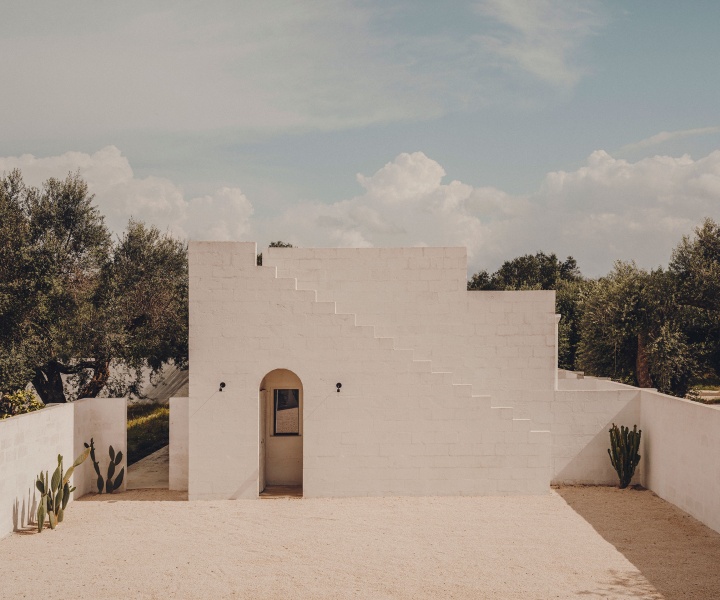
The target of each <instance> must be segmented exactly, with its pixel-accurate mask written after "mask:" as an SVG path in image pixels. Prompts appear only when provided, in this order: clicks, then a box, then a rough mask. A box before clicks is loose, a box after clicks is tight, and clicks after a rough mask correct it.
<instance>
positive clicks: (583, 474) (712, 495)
mask: <svg viewBox="0 0 720 600" xmlns="http://www.w3.org/2000/svg"><path fill="white" fill-rule="evenodd" d="M559 386H560V389H559V390H558V391H557V392H556V394H555V397H556V400H555V402H554V404H553V419H554V422H553V425H552V431H553V434H552V436H553V451H552V453H553V483H555V484H589V485H617V483H618V477H617V474H616V473H615V471H614V469H613V468H612V465H611V463H610V457H609V456H608V454H607V449H608V448H609V447H610V434H609V432H608V430H609V429H610V426H611V425H612V423H613V422H614V423H615V424H617V425H618V426H620V425H625V426H626V427H631V428H632V426H633V425H635V424H637V426H638V428H639V429H641V430H642V437H641V442H640V456H641V459H640V464H639V465H638V469H637V471H636V473H635V476H634V477H633V481H632V483H640V484H642V485H643V486H645V487H646V488H648V489H651V490H652V491H653V492H655V493H656V494H657V495H658V496H660V497H661V498H663V499H664V500H667V501H668V502H672V503H673V504H675V505H676V506H678V507H679V508H681V509H682V510H684V511H686V512H688V513H689V514H691V515H692V516H693V517H695V518H696V519H698V520H699V521H702V522H703V523H705V524H706V525H707V526H708V527H712V528H713V529H715V531H720V407H718V406H707V405H704V404H700V403H698V402H691V401H689V400H684V399H682V398H676V397H674V396H667V395H664V394H660V393H658V392H657V391H655V390H651V389H639V388H636V387H633V386H629V385H623V384H620V383H616V382H613V381H609V380H607V379H597V378H594V377H585V378H584V379H565V378H561V379H559ZM583 388H584V389H583Z"/></svg>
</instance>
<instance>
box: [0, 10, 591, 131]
mask: <svg viewBox="0 0 720 600" xmlns="http://www.w3.org/2000/svg"><path fill="white" fill-rule="evenodd" d="M33 6H34V5H33ZM29 10H32V16H31V17H30V16H29V15H28V14H27V11H29ZM423 10H425V11H426V12H427V14H426V15H424V16H423V15H422V13H423ZM455 10H456V12H457V13H458V14H459V15H460V16H456V17H455V18H456V19H461V20H463V21H464V22H463V23H462V25H463V27H458V28H456V29H455V28H453V29H449V30H448V29H447V28H445V27H444V26H443V24H442V23H441V22H439V21H438V19H437V15H436V14H434V13H433V10H432V9H429V8H427V7H426V8H423V7H422V6H420V7H418V6H417V5H416V4H415V3H405V4H404V3H399V4H397V5H394V6H393V7H388V6H387V3H384V2H375V3H373V2H368V3H364V2H363V3H357V2H354V1H352V0H332V1H330V0H318V1H314V2H301V3H298V2H292V1H289V0H262V1H260V0H246V1H244V2H242V3H220V2H213V1H212V0H209V1H208V2H204V3H201V4H194V3H174V4H172V5H167V4H164V3H163V4H161V3H158V2H146V3H143V5H142V6H141V7H138V6H137V5H135V4H132V5H125V4H123V3H117V4H114V5H110V4H108V5H102V6H100V5H98V6H97V7H93V10H87V7H85V6H76V7H73V6H68V5H66V4H62V5H60V4H58V3H50V2H47V3H46V4H45V5H44V6H42V7H41V8H33V9H26V8H18V9H17V10H16V11H9V12H8V13H7V14H6V15H4V17H5V18H4V24H3V23H0V34H1V35H0V55H2V56H4V57H12V59H8V60H5V61H2V63H1V64H0V80H2V81H3V83H4V86H3V110H2V112H1V113H0V130H1V131H3V136H4V138H5V140H6V141H7V140H13V141H15V142H17V143H19V142H21V141H26V140H28V139H44V140H47V139H63V140H64V139H98V138H99V139H116V138H115V137H114V136H116V135H117V134H118V133H119V132H124V133H127V132H142V133H143V134H148V133H154V134H158V133H160V134H162V133H167V132H178V133H180V134H186V133H188V132H192V133H205V134H208V135H212V136H222V135H224V134H227V132H228V130H229V129H230V130H232V131H233V132H234V135H235V137H236V138H237V136H238V135H240V134H241V133H242V132H245V134H247V135H251V134H254V135H257V132H262V133H276V132H283V133H286V132H288V131H304V130H317V129H320V130H337V129H344V128H351V127H358V126H364V125H368V124H373V123H386V122H394V121H402V120H414V119H426V118H433V117H437V116H439V115H443V114H447V113H448V112H452V111H456V110H458V109H462V108H465V107H466V106H471V107H477V106H479V105H484V104H488V103H493V102H500V103H505V102H506V101H507V98H508V96H509V95H513V94H515V100H516V101H519V100H524V99H526V98H527V97H528V94H527V90H526V89H525V90H523V91H522V92H521V93H518V92H517V90H516V89H515V88H516V83H517V82H516V81H515V79H513V81H512V82H511V83H510V84H509V85H506V83H507V79H508V73H507V69H506V68H504V67H505V66H507V65H515V66H517V67H518V68H519V72H521V73H523V74H527V73H529V74H531V76H532V77H534V78H538V79H540V80H541V81H544V82H546V83H549V84H551V86H558V87H560V88H563V89H565V88H567V87H569V86H572V85H573V84H574V83H575V82H576V81H577V80H578V78H579V76H580V74H581V72H582V70H581V69H580V68H578V67H577V66H576V65H574V64H571V61H570V59H569V57H570V56H571V55H572V54H573V52H574V51H575V50H576V49H577V48H578V46H579V45H580V44H581V42H582V41H583V39H584V38H585V37H586V36H587V35H589V33H590V32H591V31H592V29H593V27H594V24H596V23H597V18H596V17H595V16H594V15H593V14H591V13H590V12H589V10H587V9H584V8H578V7H577V6H576V4H575V3H566V4H560V3H557V2H555V1H550V0H546V1H544V2H541V3H539V4H538V3H537V2H525V3H520V2H518V0H512V1H502V2H501V1H500V0H488V1H487V2H484V3H482V4H481V6H480V11H479V12H478V13H476V14H475V15H473V14H472V11H470V10H469V9H468V8H467V6H465V5H462V4H461V5H459V6H458V7H456V8H455ZM418 15H420V17H418ZM478 15H479V16H478ZM416 20H421V21H423V27H422V28H421V29H420V30H419V29H418V28H416V27H414V26H413V24H414V23H415V22H416ZM468 23H469V24H471V26H470V27H465V25H466V24H468ZM495 60H496V61H499V64H500V66H501V67H503V68H500V69H495V70H492V69H491V70H488V69H487V68H485V66H486V65H490V64H492V63H493V61H495ZM510 90H515V91H514V92H511V91H510Z"/></svg>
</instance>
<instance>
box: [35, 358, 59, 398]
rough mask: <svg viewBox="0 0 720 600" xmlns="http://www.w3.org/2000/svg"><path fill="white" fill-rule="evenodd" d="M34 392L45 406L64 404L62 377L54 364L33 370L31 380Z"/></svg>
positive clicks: (57, 366) (50, 363)
mask: <svg viewBox="0 0 720 600" xmlns="http://www.w3.org/2000/svg"><path fill="white" fill-rule="evenodd" d="M32 384H33V386H35V390H36V391H37V393H38V396H40V399H41V400H42V401H43V403H45V404H51V403H60V404H62V403H65V402H67V398H66V397H65V390H64V389H63V382H62V377H61V376H60V368H59V365H58V364H57V363H55V362H49V363H48V364H46V365H44V366H42V367H38V368H36V369H35V377H33V380H32Z"/></svg>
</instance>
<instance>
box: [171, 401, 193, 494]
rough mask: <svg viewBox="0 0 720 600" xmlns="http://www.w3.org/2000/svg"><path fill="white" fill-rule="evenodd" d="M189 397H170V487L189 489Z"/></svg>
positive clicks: (172, 488) (181, 489)
mask: <svg viewBox="0 0 720 600" xmlns="http://www.w3.org/2000/svg"><path fill="white" fill-rule="evenodd" d="M188 410H189V400H188V398H184V397H183V398H170V447H169V448H168V452H169V460H170V465H169V487H170V489H171V490H180V491H186V490H187V489H188V435H189V412H188Z"/></svg>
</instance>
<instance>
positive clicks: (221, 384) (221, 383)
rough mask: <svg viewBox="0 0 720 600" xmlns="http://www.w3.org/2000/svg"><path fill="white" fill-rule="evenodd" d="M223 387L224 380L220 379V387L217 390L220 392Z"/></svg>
mask: <svg viewBox="0 0 720 600" xmlns="http://www.w3.org/2000/svg"><path fill="white" fill-rule="evenodd" d="M224 387H225V382H224V381H221V382H220V389H219V390H218V392H222V391H223V388H224Z"/></svg>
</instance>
